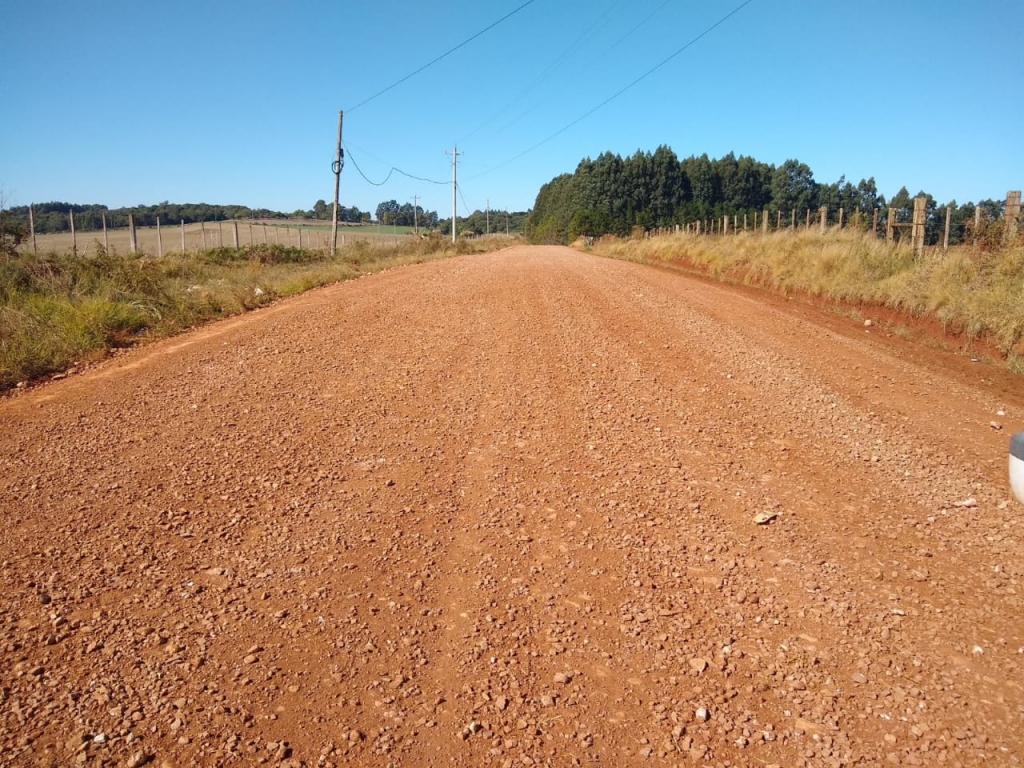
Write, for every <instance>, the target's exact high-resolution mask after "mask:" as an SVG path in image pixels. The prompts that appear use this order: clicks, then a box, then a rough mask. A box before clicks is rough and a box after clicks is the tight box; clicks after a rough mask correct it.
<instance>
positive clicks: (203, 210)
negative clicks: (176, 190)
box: [4, 200, 370, 234]
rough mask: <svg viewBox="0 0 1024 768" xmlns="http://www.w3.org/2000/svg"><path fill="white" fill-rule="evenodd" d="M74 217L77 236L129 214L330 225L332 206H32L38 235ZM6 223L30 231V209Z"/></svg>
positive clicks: (145, 221) (343, 213)
mask: <svg viewBox="0 0 1024 768" xmlns="http://www.w3.org/2000/svg"><path fill="white" fill-rule="evenodd" d="M70 212H74V214H75V229H76V230H78V231H80V232H89V231H99V230H101V229H103V220H104V218H106V222H107V226H108V227H111V228H114V227H125V226H127V225H128V214H132V215H133V216H134V217H135V226H137V227H155V226H156V221H157V219H158V218H159V219H160V223H161V224H165V225H169V224H177V223H179V222H181V221H184V222H185V223H186V224H197V223H199V222H201V221H228V220H230V219H287V218H297V219H325V220H328V221H330V220H331V218H332V216H333V205H328V204H327V203H325V202H324V201H323V200H317V201H316V203H314V205H313V207H312V208H311V209H309V210H302V209H299V210H296V211H294V212H293V213H290V214H289V213H282V212H281V211H272V210H270V209H268V208H250V207H248V206H245V205H210V204H208V203H183V204H181V203H170V202H167V201H164V202H162V203H159V204H158V205H138V206H134V207H131V208H108V207H107V206H105V205H98V204H90V205H79V204H76V203H62V202H49V203H36V204H34V205H33V206H32V217H33V220H34V222H35V230H36V232H37V233H38V234H46V233H51V232H68V231H69V230H70V229H71V220H70V217H69V215H68V214H69V213H70ZM4 214H5V221H6V222H7V223H8V224H9V225H10V226H11V227H17V228H19V229H23V230H24V231H25V232H28V231H29V206H27V205H21V206H12V207H11V208H9V209H6V210H5V211H4ZM338 218H339V220H341V221H343V222H349V223H354V224H358V223H363V222H369V221H370V213H369V211H360V210H359V208H357V207H355V206H351V207H346V206H341V207H340V208H339V211H338Z"/></svg>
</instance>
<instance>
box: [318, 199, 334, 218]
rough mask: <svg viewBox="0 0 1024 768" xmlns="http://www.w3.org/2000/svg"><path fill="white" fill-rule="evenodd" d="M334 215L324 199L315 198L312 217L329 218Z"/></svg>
mask: <svg viewBox="0 0 1024 768" xmlns="http://www.w3.org/2000/svg"><path fill="white" fill-rule="evenodd" d="M333 217H334V209H333V207H328V205H327V203H326V201H324V200H317V201H316V202H315V203H313V218H314V219H330V218H333Z"/></svg>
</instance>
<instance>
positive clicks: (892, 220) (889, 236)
mask: <svg viewBox="0 0 1024 768" xmlns="http://www.w3.org/2000/svg"><path fill="white" fill-rule="evenodd" d="M895 231H896V209H895V208H890V209H889V215H888V216H886V218H885V242H887V243H891V242H892V241H893V233H894V232H895Z"/></svg>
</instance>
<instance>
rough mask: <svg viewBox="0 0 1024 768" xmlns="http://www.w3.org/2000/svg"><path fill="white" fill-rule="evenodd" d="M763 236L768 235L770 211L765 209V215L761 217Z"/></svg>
mask: <svg viewBox="0 0 1024 768" xmlns="http://www.w3.org/2000/svg"><path fill="white" fill-rule="evenodd" d="M761 234H762V235H767V234H768V209H767V208H765V209H764V214H763V215H762V216H761Z"/></svg>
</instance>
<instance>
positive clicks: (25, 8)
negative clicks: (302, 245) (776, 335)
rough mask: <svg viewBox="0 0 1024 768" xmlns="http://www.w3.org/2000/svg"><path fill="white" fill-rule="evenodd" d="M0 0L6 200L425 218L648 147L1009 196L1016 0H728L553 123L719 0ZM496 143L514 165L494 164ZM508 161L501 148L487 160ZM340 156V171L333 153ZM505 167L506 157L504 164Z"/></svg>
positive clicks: (1020, 118)
mask: <svg viewBox="0 0 1024 768" xmlns="http://www.w3.org/2000/svg"><path fill="white" fill-rule="evenodd" d="M523 2H525V0H495V1H494V2H489V3H480V2H473V1H471V0H439V2H435V3H405V2H392V3H359V4H356V3H351V2H346V3H341V2H335V3H325V2H310V1H306V2H302V1H300V2H292V3H281V2H275V3H270V2H262V1H260V0H257V1H256V2H248V3H231V2H214V3H210V2H197V1H195V0H183V1H181V2H178V3H175V4H173V5H166V4H163V5H158V4H151V3H140V2H137V0H136V2H131V3H129V2H110V1H105V0H97V1H96V2H94V3H91V4H88V6H86V5H83V4H80V3H62V2H51V3H28V2H22V1H20V0H0V18H2V19H3V29H2V31H0V36H2V45H0V99H2V104H3V107H2V110H0V189H2V191H3V196H4V197H5V198H6V202H7V204H8V205H25V204H29V203H32V202H43V201H49V200H66V201H69V202H75V203H103V204H106V205H109V206H111V207H119V206H130V205H150V204H155V203H158V202H160V201H163V200H169V201H171V202H182V203H183V202H209V203H221V204H228V203H232V204H242V205H249V206H252V207H267V208H271V209H275V210H282V211H287V212H290V211H293V210H295V209H298V208H302V209H306V208H311V207H312V205H313V203H314V202H315V201H316V200H317V199H318V198H323V199H325V200H328V201H329V200H330V198H331V196H332V194H333V175H332V173H331V170H330V165H331V161H332V160H333V153H334V141H335V134H336V121H337V113H338V110H339V109H344V110H345V126H344V137H345V141H346V144H347V146H348V150H349V151H348V162H347V164H346V166H345V170H344V172H343V174H342V179H341V200H342V203H343V204H346V205H356V206H358V207H360V208H362V209H363V210H371V211H372V210H375V209H376V206H377V204H378V203H379V202H381V201H382V200H390V199H395V200H397V201H398V202H400V203H403V202H411V201H412V199H413V196H414V195H417V196H419V199H420V204H421V205H423V206H424V207H425V208H427V209H428V210H437V211H438V212H439V213H440V215H441V216H442V218H443V217H447V216H448V215H450V210H451V190H450V186H445V185H442V184H432V183H428V182H424V181H418V180H414V179H411V178H408V177H405V176H402V175H400V174H398V173H394V174H392V175H391V178H390V180H389V181H388V182H387V183H386V184H384V185H383V186H379V187H377V186H372V185H371V184H369V183H367V181H365V180H364V179H363V177H362V176H361V174H360V173H359V172H358V171H357V169H356V167H355V164H354V163H358V165H359V168H360V169H361V170H362V172H363V173H364V174H365V175H366V177H368V178H369V179H370V180H372V181H376V182H380V181H382V180H383V179H384V178H385V177H386V176H387V175H388V171H389V169H390V168H391V167H392V166H396V167H398V168H400V169H401V170H403V171H405V172H407V173H409V174H413V175H415V176H421V177H424V178H427V179H431V180H435V181H440V182H445V181H448V180H450V178H451V163H450V159H449V157H448V156H447V155H446V154H445V152H446V151H449V152H450V151H451V148H452V146H453V145H454V144H455V143H456V142H457V143H458V146H459V152H460V153H464V154H462V155H461V156H460V158H459V161H460V164H459V180H460V191H461V197H460V199H459V202H458V205H459V215H464V214H465V213H466V212H467V210H466V208H467V206H468V208H469V209H470V210H472V209H475V208H479V209H483V208H484V207H485V205H487V202H488V200H489V202H490V206H491V208H492V209H503V208H509V209H511V210H526V209H528V208H530V207H531V206H532V205H533V202H534V199H535V197H536V194H537V191H538V190H539V188H540V186H541V185H542V184H544V183H545V182H547V181H549V180H550V179H551V178H552V177H554V176H555V175H557V174H559V173H563V172H572V171H573V170H574V169H575V167H576V165H577V163H578V162H579V161H580V159H581V158H583V157H585V156H591V157H594V156H596V155H598V154H600V153H601V152H603V151H605V150H611V151H612V152H617V153H620V154H623V155H626V154H632V153H633V152H635V151H636V150H637V149H643V150H651V151H653V150H654V149H655V148H656V147H657V146H658V145H659V144H668V145H669V146H671V147H672V148H673V149H674V150H675V151H676V153H677V154H678V155H679V156H680V158H682V157H685V156H687V155H690V154H698V155H699V154H701V153H704V152H706V153H708V155H710V156H712V157H719V156H721V155H723V154H726V153H728V152H730V151H731V152H735V153H736V154H737V155H751V156H753V157H755V158H757V159H758V160H762V161H765V162H769V163H775V164H780V163H782V162H783V161H785V160H786V159H788V158H797V159H799V160H801V161H802V162H805V163H807V164H808V165H809V166H810V167H811V169H812V171H813V172H814V177H815V179H817V180H818V181H820V182H832V181H835V180H837V179H838V178H839V177H840V175H843V174H845V176H846V177H847V179H849V180H851V181H854V182H856V181H858V180H859V179H861V178H864V177H869V176H874V177H875V179H876V181H877V183H878V187H879V190H880V191H881V192H882V193H883V194H885V195H886V196H891V195H893V194H894V193H895V192H896V191H897V190H898V189H899V188H900V187H901V186H904V185H905V186H907V187H908V189H909V190H910V192H911V193H915V192H917V191H918V190H924V191H926V192H929V193H931V194H932V195H934V196H935V197H936V198H937V199H938V200H939V201H940V202H946V201H949V200H950V199H956V200H957V201H960V202H963V201H966V200H979V199H982V198H988V197H991V198H996V199H999V198H1002V197H1003V196H1004V195H1005V193H1006V191H1007V190H1008V189H1020V188H1021V187H1024V151H1022V149H1021V142H1020V135H1021V133H1022V131H1024V74H1022V72H1024V70H1022V68H1021V51H1022V50H1024V11H1022V9H1021V7H1020V5H1019V3H1018V2H1016V0H1014V1H1012V2H1011V0H979V2H974V3H964V2H956V3H953V2H947V0H940V1H938V2H935V1H933V2H918V1H913V0H912V1H910V2H903V3H893V2H890V1H884V2H883V0H860V1H859V2H857V3H845V4H838V3H811V2H806V1H805V2H798V1H797V0H751V1H750V2H749V3H748V4H747V5H745V6H744V7H742V8H741V9H740V10H739V11H737V12H736V13H735V14H734V15H733V16H731V17H730V18H729V19H727V20H726V21H725V22H723V23H722V24H721V25H720V26H718V27H717V28H716V29H714V30H712V31H711V32H709V33H708V34H707V35H705V36H704V37H703V38H701V39H700V40H698V41H697V42H696V43H694V44H693V45H692V46H690V47H689V48H687V49H686V50H685V51H683V52H682V53H680V54H679V55H678V56H676V57H675V58H674V59H672V60H671V61H670V62H669V63H668V64H666V65H665V66H664V67H662V68H660V69H659V70H657V71H656V72H654V73H653V74H651V75H650V76H649V77H647V78H646V79H644V80H643V81H642V82H641V83H639V84H638V85H636V86H635V87H633V88H631V89H629V90H627V91H626V92H625V93H623V94H622V95H620V96H618V97H617V98H615V99H614V100H612V101H611V102H610V103H608V104H606V105H605V106H603V107H601V108H600V109H598V110H597V111H596V112H594V113H593V114H592V115H590V116H589V117H587V118H585V119H584V120H582V121H580V122H579V123H577V124H576V125H573V126H572V127H570V128H568V129H567V130H565V131H564V132H562V133H561V134H559V135H557V136H555V138H552V139H550V140H549V141H546V142H545V143H543V144H541V146H539V147H537V148H536V149H533V150H532V151H529V152H527V153H526V154H522V153H524V152H525V151H526V150H529V149H531V148H533V147H535V146H536V145H537V144H538V143H540V142H543V141H545V139H548V138H549V137H551V136H552V135H553V134H555V133H556V132H558V131H559V130H561V129H562V128H565V127H566V126H567V125H569V124H570V123H572V122H573V121H575V120H577V119H578V118H579V117H581V116H582V115H584V114H585V113H587V112H588V111H590V110H592V109H594V108H595V107H596V106H598V105H599V104H601V103H602V102H603V101H605V100H606V99H607V98H608V97H610V96H612V95H613V94H615V93H616V92H618V91H619V90H620V89H622V88H623V87H624V86H626V85H628V84H629V83H631V82H632V81H634V80H635V79H637V78H638V77H640V76H641V75H642V74H643V73H645V72H647V71H648V70H650V69H651V68H652V67H654V66H656V65H657V64H658V63H659V62H661V61H663V60H664V59H666V58H667V57H669V56H671V55H672V54H673V53H675V52H676V51H678V50H679V49H680V48H682V47H683V46H684V45H686V44H687V43H688V42H689V41H691V40H693V39H694V38H695V37H697V36H698V35H700V34H701V33H702V32H704V31H705V30H707V29H708V28H709V27H711V26H712V25H714V24H715V23H716V22H718V21H719V20H720V19H722V18H723V17H724V16H726V15H727V14H729V13H730V12H731V11H733V10H734V9H736V8H737V6H739V5H740V4H741V2H742V0H727V1H726V2H718V0H706V1H705V2H701V3H696V2H686V1H685V0H589V1H586V2H584V1H583V0H533V2H532V3H530V4H529V5H528V6H527V7H525V8H523V9H522V10H520V11H519V12H517V13H515V14H514V15H513V16H511V17H510V18H509V19H507V20H506V21H504V22H503V23H501V24H500V25H498V26H496V27H495V28H493V29H491V30H490V31H488V32H486V33H485V34H483V35H481V36H480V37H478V38H477V39H475V40H473V41H472V42H470V43H468V44H467V45H465V46H464V47H462V48H461V49H459V50H458V51H456V52H455V53H453V54H452V55H451V56H448V57H447V58H445V59H443V60H442V61H440V62H439V63H437V64H436V65H434V66H431V67H430V68H428V69H427V70H425V71H424V72H422V73H420V74H418V75H416V76H415V77H413V78H411V79H409V80H408V81H406V82H404V83H402V84H401V85H398V86H396V87H395V88H393V89H391V90H390V91H388V92H387V93H385V94H383V95H381V96H379V97H377V98H374V99H372V100H371V101H369V102H367V103H365V104H362V105H361V106H357V105H360V104H361V102H364V101H365V100H366V99H368V98H369V97H371V96H373V95H374V94H376V93H377V92H378V91H380V90H381V89H383V88H385V87H387V86H388V85H390V84H392V83H394V82H395V81H396V80H399V79H400V78H402V77H404V76H406V75H408V74H409V73H410V72H413V71H415V70H416V69H418V68H419V67H421V66H422V65H424V64H426V63H427V62H429V61H431V60H432V59H434V58H435V57H437V56H439V55H440V54H442V53H444V52H445V51H448V50H449V49H451V48H452V47H453V46H456V45H458V44H459V43H460V42H462V41H464V40H466V39H467V38H469V37H471V36H472V35H474V34H476V33H477V32H479V31H480V30H482V29H484V28H485V27H487V26H488V25H490V24H492V23H493V22H495V21H496V20H498V19H500V18H501V17H502V16H505V15H506V14H508V13H509V12H511V11H513V10H514V9H516V8H517V7H519V6H520V5H522V4H523ZM520 155H522V156H521V157H519V156H520ZM513 158H518V159H513ZM353 161H354V162H353ZM510 161H511V162H510Z"/></svg>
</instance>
